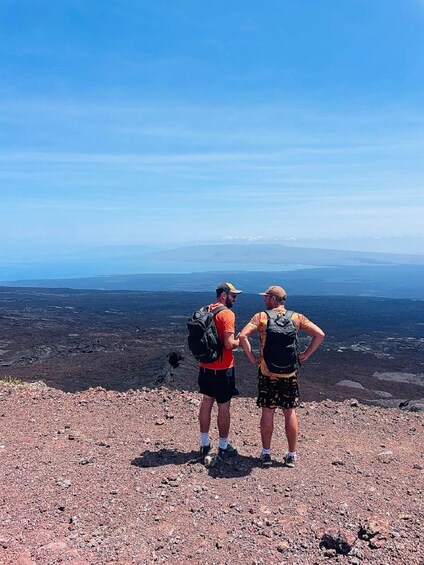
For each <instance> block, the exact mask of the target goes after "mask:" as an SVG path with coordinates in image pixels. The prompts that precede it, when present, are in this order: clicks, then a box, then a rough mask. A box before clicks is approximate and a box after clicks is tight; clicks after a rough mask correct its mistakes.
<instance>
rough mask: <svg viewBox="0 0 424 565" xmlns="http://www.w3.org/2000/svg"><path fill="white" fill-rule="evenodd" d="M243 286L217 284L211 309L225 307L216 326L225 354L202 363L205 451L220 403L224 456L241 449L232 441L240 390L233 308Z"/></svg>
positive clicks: (201, 416) (221, 453) (203, 451)
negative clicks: (234, 405) (233, 400)
mask: <svg viewBox="0 0 424 565" xmlns="http://www.w3.org/2000/svg"><path fill="white" fill-rule="evenodd" d="M241 292H242V291H241V290H237V289H236V288H235V286H234V285H232V284H231V283H229V282H223V283H220V284H219V285H218V286H217V288H216V302H215V303H214V304H210V306H209V311H212V310H214V309H215V308H219V307H224V308H223V309H222V310H221V311H220V312H218V313H217V314H215V318H214V320H215V326H216V329H217V333H218V337H219V339H220V341H221V343H222V344H223V350H222V356H221V357H219V358H218V359H217V360H216V361H214V362H213V363H199V381H198V383H199V389H200V392H201V393H202V394H203V398H202V402H201V404H200V410H199V424H200V441H201V448H200V451H201V454H202V455H203V456H206V455H207V454H208V453H209V451H210V450H211V441H210V437H209V428H210V424H211V412H212V407H213V405H214V402H215V401H216V403H217V406H218V419H217V424H218V431H219V449H218V455H219V456H220V457H224V458H225V457H228V456H232V455H237V449H236V448H235V447H233V446H232V445H231V444H230V443H228V434H229V431H230V402H231V397H232V396H234V395H236V394H238V392H237V389H236V388H235V373H234V355H233V349H235V348H236V347H238V346H239V340H238V338H236V337H235V335H234V334H235V315H234V312H232V311H231V309H232V308H233V306H234V302H235V301H236V298H237V296H238V295H239V294H241Z"/></svg>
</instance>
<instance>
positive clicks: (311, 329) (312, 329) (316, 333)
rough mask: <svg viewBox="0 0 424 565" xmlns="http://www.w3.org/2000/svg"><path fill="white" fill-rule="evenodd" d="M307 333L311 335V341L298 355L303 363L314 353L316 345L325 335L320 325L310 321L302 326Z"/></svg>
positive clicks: (317, 345) (319, 343) (318, 344)
mask: <svg viewBox="0 0 424 565" xmlns="http://www.w3.org/2000/svg"><path fill="white" fill-rule="evenodd" d="M302 329H303V331H305V332H306V333H307V334H309V335H311V336H312V339H311V342H310V343H309V345H308V347H307V348H306V349H305V351H303V352H302V353H301V354H300V355H299V361H300V362H301V363H303V362H304V361H306V360H307V359H309V357H310V356H311V355H312V353H314V352H315V351H316V350H317V349H318V347H319V346H320V345H321V342H322V341H323V339H324V337H325V333H324V332H323V331H322V329H321V328H320V327H318V326H317V325H315V324H313V323H312V322H309V323H308V326H307V327H305V328H302Z"/></svg>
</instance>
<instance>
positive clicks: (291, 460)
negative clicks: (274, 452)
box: [284, 453, 296, 468]
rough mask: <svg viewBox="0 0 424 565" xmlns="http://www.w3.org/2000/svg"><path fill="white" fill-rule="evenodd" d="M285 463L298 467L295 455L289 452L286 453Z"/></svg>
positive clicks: (288, 465) (287, 465)
mask: <svg viewBox="0 0 424 565" xmlns="http://www.w3.org/2000/svg"><path fill="white" fill-rule="evenodd" d="M284 465H285V466H286V467H291V468H293V467H296V459H295V457H293V455H289V454H288V453H286V455H285V456H284Z"/></svg>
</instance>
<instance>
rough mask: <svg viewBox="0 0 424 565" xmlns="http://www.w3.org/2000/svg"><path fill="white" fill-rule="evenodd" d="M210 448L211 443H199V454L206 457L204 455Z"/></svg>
mask: <svg viewBox="0 0 424 565" xmlns="http://www.w3.org/2000/svg"><path fill="white" fill-rule="evenodd" d="M211 449H212V444H211V443H210V444H209V445H201V446H200V455H203V457H206V455H207V454H208V453H209V451H210V450H211Z"/></svg>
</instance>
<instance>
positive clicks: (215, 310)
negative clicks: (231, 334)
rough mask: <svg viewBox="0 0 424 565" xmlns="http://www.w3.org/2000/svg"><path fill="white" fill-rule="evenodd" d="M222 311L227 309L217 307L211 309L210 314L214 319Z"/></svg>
mask: <svg viewBox="0 0 424 565" xmlns="http://www.w3.org/2000/svg"><path fill="white" fill-rule="evenodd" d="M222 310H227V307H226V306H217V307H216V308H213V309H212V310H211V311H210V312H211V314H213V316H214V317H215V316H216V315H217V314H218V313H219V312H222Z"/></svg>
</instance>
